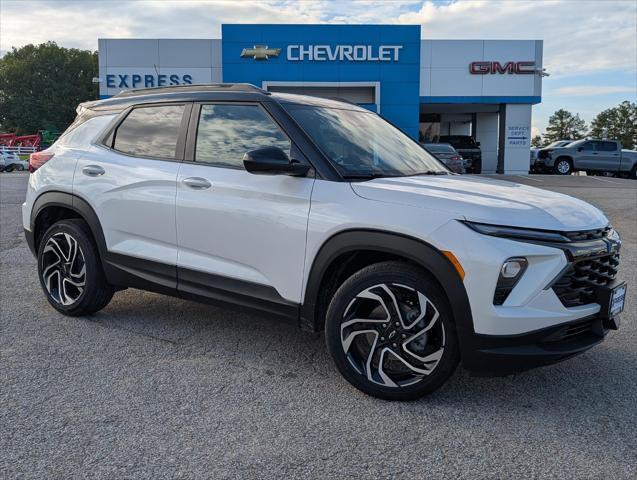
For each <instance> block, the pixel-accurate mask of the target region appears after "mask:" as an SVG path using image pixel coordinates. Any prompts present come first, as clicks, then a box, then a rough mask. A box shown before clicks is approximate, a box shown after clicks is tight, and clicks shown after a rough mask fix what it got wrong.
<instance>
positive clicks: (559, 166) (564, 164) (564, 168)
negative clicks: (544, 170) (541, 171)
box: [553, 158, 573, 175]
mask: <svg viewBox="0 0 637 480" xmlns="http://www.w3.org/2000/svg"><path fill="white" fill-rule="evenodd" d="M553 168H554V170H555V173H557V174H558V175H570V174H571V173H573V165H572V164H571V161H570V160H569V159H567V158H558V159H557V160H555V166H554V167H553Z"/></svg>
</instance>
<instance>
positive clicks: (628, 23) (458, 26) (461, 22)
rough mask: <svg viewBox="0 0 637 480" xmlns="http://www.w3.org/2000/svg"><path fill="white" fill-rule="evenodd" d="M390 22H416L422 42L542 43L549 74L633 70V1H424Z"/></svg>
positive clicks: (636, 25)
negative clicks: (420, 29)
mask: <svg viewBox="0 0 637 480" xmlns="http://www.w3.org/2000/svg"><path fill="white" fill-rule="evenodd" d="M396 22H397V23H421V24H422V32H423V33H422V34H423V36H424V37H426V38H466V39H468V38H490V39H538V40H544V66H545V67H546V68H547V70H548V71H549V72H550V73H551V74H552V75H554V76H564V75H573V74H580V73H590V72H595V71H602V70H610V69H618V70H630V71H635V70H637V2H634V1H585V2H575V1H570V0H561V1H546V0H545V1H487V0H475V1H471V2H454V3H450V4H434V3H433V2H431V1H427V2H425V3H424V4H423V5H422V7H421V8H420V10H419V11H418V12H411V13H405V14H402V15H400V16H399V17H398V18H397V19H396Z"/></svg>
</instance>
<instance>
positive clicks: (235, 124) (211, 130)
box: [195, 104, 291, 168]
mask: <svg viewBox="0 0 637 480" xmlns="http://www.w3.org/2000/svg"><path fill="white" fill-rule="evenodd" d="M262 147H279V148H280V149H281V150H283V151H284V152H286V153H287V154H288V155H289V154H290V147H291V143H290V140H289V139H288V138H287V137H286V136H285V135H284V134H283V132H282V131H281V130H280V129H279V127H278V126H277V125H276V124H275V123H274V122H273V121H272V119H271V118H270V117H269V116H268V114H267V113H265V111H263V109H262V108H261V107H259V106H258V105H229V104H219V105H202V106H201V114H200V116H199V128H198V129H197V145H196V148H195V161H197V162H206V163H210V164H213V165H217V166H222V167H233V168H243V156H244V155H245V153H246V152H249V151H250V150H255V149H257V148H262Z"/></svg>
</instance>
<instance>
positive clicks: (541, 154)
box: [529, 140, 573, 173]
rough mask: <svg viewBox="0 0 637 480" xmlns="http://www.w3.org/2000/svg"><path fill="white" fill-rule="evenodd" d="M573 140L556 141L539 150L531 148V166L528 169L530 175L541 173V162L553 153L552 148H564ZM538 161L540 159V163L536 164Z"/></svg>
mask: <svg viewBox="0 0 637 480" xmlns="http://www.w3.org/2000/svg"><path fill="white" fill-rule="evenodd" d="M572 141H573V140H556V141H554V142H552V143H549V144H548V145H546V146H545V147H541V148H532V149H531V165H530V167H529V171H530V172H531V173H536V172H541V171H543V169H542V167H543V163H544V162H543V160H544V159H545V158H546V157H547V155H548V154H549V153H550V152H551V151H553V149H554V148H559V147H565V146H566V145H568V144H569V143H571V142H572ZM538 159H542V162H539V163H538Z"/></svg>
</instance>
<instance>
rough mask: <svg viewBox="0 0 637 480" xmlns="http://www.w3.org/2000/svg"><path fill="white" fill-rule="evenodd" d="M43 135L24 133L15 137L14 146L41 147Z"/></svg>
mask: <svg viewBox="0 0 637 480" xmlns="http://www.w3.org/2000/svg"><path fill="white" fill-rule="evenodd" d="M41 141H42V137H40V135H23V136H21V137H15V139H14V140H13V143H12V145H11V146H12V147H36V148H37V147H39V146H40V142H41Z"/></svg>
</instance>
